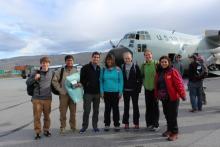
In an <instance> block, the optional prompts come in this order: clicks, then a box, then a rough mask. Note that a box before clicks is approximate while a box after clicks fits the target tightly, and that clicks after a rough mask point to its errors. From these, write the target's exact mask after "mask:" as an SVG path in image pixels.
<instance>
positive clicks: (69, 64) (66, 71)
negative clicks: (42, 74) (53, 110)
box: [52, 55, 77, 134]
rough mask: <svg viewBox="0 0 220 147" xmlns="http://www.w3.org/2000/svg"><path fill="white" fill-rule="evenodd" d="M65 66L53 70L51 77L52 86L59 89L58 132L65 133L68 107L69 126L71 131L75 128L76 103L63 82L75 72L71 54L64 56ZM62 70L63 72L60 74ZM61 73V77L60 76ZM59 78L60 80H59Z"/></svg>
mask: <svg viewBox="0 0 220 147" xmlns="http://www.w3.org/2000/svg"><path fill="white" fill-rule="evenodd" d="M65 63H66V66H65V67H63V68H60V69H58V70H57V71H56V72H55V75H54V77H53V79H52V84H53V86H54V88H55V89H56V90H57V91H59V99H60V106H59V110H60V134H64V133H65V128H66V113H67V109H68V107H69V110H70V120H69V124H70V128H71V129H72V131H75V130H76V103H74V102H73V101H72V100H71V98H70V96H69V95H68V93H67V91H66V89H65V86H64V83H65V79H66V77H67V76H69V75H71V74H73V73H75V72H77V70H76V68H74V67H73V63H74V58H73V56H72V55H67V56H65ZM62 70H63V74H61V72H62ZM61 75H62V77H60V76H61ZM60 79H62V80H61V82H59V81H60Z"/></svg>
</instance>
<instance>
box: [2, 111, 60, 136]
mask: <svg viewBox="0 0 220 147" xmlns="http://www.w3.org/2000/svg"><path fill="white" fill-rule="evenodd" d="M57 109H59V107H57V108H54V109H53V110H52V111H51V112H53V111H55V110H57ZM33 122H34V120H32V121H30V122H28V123H26V124H24V125H22V126H20V127H17V128H15V129H12V130H10V131H6V132H3V133H2V134H0V137H4V136H8V135H10V134H13V133H15V132H18V131H20V130H22V129H24V128H26V127H27V126H29V125H30V124H32V123H33Z"/></svg>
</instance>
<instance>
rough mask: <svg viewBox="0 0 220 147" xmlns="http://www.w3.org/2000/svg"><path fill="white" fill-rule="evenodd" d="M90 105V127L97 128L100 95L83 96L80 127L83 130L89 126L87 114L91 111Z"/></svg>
mask: <svg viewBox="0 0 220 147" xmlns="http://www.w3.org/2000/svg"><path fill="white" fill-rule="evenodd" d="M91 103H93V115H92V126H93V128H97V127H98V126H97V124H98V116H99V103H100V94H84V96H83V110H84V112H83V123H82V127H83V128H84V129H87V128H88V125H89V114H90V111H91Z"/></svg>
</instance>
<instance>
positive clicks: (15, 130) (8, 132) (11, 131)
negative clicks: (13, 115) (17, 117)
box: [0, 120, 33, 137]
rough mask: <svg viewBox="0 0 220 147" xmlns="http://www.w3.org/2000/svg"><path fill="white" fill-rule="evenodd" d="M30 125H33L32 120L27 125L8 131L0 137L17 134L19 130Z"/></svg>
mask: <svg viewBox="0 0 220 147" xmlns="http://www.w3.org/2000/svg"><path fill="white" fill-rule="evenodd" d="M31 123H33V120H32V121H30V122H29V123H27V124H25V125H23V126H20V127H18V128H15V129H13V130H10V131H7V132H4V133H2V134H0V137H4V136H8V135H10V134H12V133H15V132H17V131H19V130H21V129H23V128H25V127H27V126H29V125H30V124H31Z"/></svg>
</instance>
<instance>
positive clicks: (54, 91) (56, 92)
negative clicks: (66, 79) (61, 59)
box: [50, 67, 64, 95]
mask: <svg viewBox="0 0 220 147" xmlns="http://www.w3.org/2000/svg"><path fill="white" fill-rule="evenodd" d="M63 72H64V68H63V67H62V68H61V72H60V79H59V83H61V81H62V79H63ZM54 75H55V72H53V76H52V79H53V78H54ZM50 87H51V92H52V93H53V94H55V95H59V94H60V93H59V91H58V90H57V89H56V88H55V87H54V86H53V84H52V82H51V86H50Z"/></svg>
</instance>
